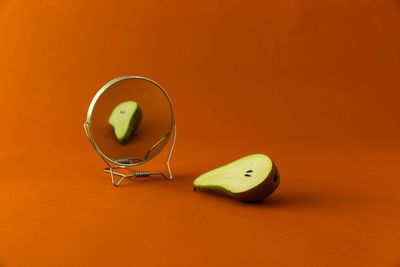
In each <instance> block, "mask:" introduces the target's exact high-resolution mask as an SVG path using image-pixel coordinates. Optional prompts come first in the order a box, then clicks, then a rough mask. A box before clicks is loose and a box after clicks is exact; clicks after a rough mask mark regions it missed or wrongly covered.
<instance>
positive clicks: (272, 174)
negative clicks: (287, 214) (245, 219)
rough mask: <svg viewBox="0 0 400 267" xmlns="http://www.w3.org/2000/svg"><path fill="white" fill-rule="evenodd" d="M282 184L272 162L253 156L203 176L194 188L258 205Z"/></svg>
mask: <svg viewBox="0 0 400 267" xmlns="http://www.w3.org/2000/svg"><path fill="white" fill-rule="evenodd" d="M279 181H280V177H279V172H278V169H277V168H276V166H275V164H274V163H273V162H272V160H271V159H270V158H269V157H268V156H266V155H264V154H253V155H248V156H245V157H243V158H240V159H238V160H235V161H233V162H231V163H228V164H226V165H224V166H221V167H219V168H216V169H214V170H211V171H208V172H206V173H204V174H202V175H200V176H199V177H197V178H196V179H195V180H194V182H193V185H194V190H202V191H209V192H215V193H222V194H226V195H229V196H231V197H233V198H235V199H238V200H241V201H248V202H257V201H261V200H263V199H264V198H266V197H267V196H269V195H270V194H272V192H274V191H275V189H276V188H277V187H278V185H279Z"/></svg>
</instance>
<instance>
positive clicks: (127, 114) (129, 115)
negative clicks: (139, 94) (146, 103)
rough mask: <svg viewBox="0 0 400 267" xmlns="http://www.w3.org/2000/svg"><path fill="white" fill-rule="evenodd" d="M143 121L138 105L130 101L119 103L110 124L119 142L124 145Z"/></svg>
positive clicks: (112, 113)
mask: <svg viewBox="0 0 400 267" xmlns="http://www.w3.org/2000/svg"><path fill="white" fill-rule="evenodd" d="M141 120H142V110H141V108H140V106H139V104H138V103H136V102H135V101H132V100H129V101H124V102H121V103H119V104H118V105H117V106H116V107H115V108H114V109H113V111H112V112H111V115H110V117H109V118H108V123H109V124H110V125H111V126H112V127H113V128H114V134H115V137H116V138H117V140H118V141H119V142H120V143H121V144H123V143H125V142H127V141H128V140H129V138H130V137H131V135H132V133H133V132H135V131H136V129H137V128H138V127H139V124H140V122H141Z"/></svg>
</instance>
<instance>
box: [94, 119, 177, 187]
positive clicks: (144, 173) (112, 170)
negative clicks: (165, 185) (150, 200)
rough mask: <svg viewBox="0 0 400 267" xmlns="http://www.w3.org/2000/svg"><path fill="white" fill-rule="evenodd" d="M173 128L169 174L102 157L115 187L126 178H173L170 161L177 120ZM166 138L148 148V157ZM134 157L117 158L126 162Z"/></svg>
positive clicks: (169, 153)
mask: <svg viewBox="0 0 400 267" xmlns="http://www.w3.org/2000/svg"><path fill="white" fill-rule="evenodd" d="M172 129H173V138H172V143H171V147H170V149H169V152H168V156H167V168H168V175H166V174H164V173H163V172H147V171H137V170H134V169H132V167H131V166H126V165H122V164H121V165H116V164H114V165H112V163H111V162H110V161H109V160H107V159H106V158H104V157H102V158H103V160H104V161H105V162H106V164H107V165H108V167H106V168H104V171H105V172H107V173H109V174H110V175H111V182H112V184H113V185H114V186H115V187H118V186H119V185H120V184H121V182H122V181H123V180H124V179H125V178H141V177H148V176H150V175H161V176H162V177H164V178H165V179H168V180H171V179H172V178H173V176H172V171H171V166H170V161H171V155H172V152H173V150H174V147H175V140H176V123H175V121H174V122H173V126H172ZM164 139H165V137H164V138H163V139H161V140H160V141H159V142H157V143H156V144H155V145H154V146H152V147H151V148H150V149H149V150H148V152H147V155H146V158H147V156H148V155H149V154H150V152H151V151H152V150H153V149H154V148H155V147H157V146H158V145H159V144H161V143H162V141H163V140H164ZM146 158H145V159H146ZM134 159H135V158H129V159H119V160H116V161H119V162H120V163H123V162H126V161H128V163H132V160H134ZM139 162H141V160H140V159H139ZM136 166H137V165H136ZM115 170H125V171H127V173H121V172H118V171H115ZM116 176H118V177H119V179H116Z"/></svg>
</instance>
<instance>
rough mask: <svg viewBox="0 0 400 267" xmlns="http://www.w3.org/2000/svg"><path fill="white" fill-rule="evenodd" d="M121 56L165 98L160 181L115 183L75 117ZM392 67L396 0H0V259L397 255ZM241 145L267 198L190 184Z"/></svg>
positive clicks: (395, 259) (327, 261) (398, 181)
mask: <svg viewBox="0 0 400 267" xmlns="http://www.w3.org/2000/svg"><path fill="white" fill-rule="evenodd" d="M127 74H132V75H142V76H148V77H150V78H152V79H154V80H156V81H158V82H159V83H161V84H162V85H163V86H164V87H165V88H166V90H167V91H168V92H169V94H170V96H171V98H172V102H173V104H174V109H175V113H176V120H177V127H178V132H177V134H178V138H177V144H176V150H175V152H174V154H173V157H172V167H173V172H174V174H175V176H176V177H175V179H174V180H172V181H167V180H163V179H161V178H157V177H155V178H149V179H144V180H133V181H132V180H129V181H126V182H125V183H123V185H122V186H121V187H119V188H114V187H113V186H112V185H111V183H110V178H109V176H108V175H106V174H105V173H103V171H102V168H103V167H104V163H103V162H102V160H101V159H100V157H98V156H97V155H96V153H95V151H94V150H93V149H92V147H91V145H90V143H89V142H88V140H87V138H86V136H85V134H84V130H83V123H84V121H85V118H86V112H87V108H88V106H89V103H90V101H91V99H92V97H93V96H94V94H95V93H96V92H97V90H98V89H99V88H100V87H101V86H102V85H103V84H105V83H106V82H108V81H109V80H111V79H112V78H114V77H116V76H119V75H127ZM399 74H400V2H399V1H398V0H382V1H372V0H371V1H367V0H365V1H356V0H354V1H349V0H346V1H344V0H343V1H341V0H340V1H338V0H327V1H318V0H307V1H306V0H301V1H295V0H284V1H261V0H260V1H258V0H256V1H244V0H234V1H233V0H230V1H229V0H221V1H212V0H203V1H183V0H172V1H163V0H159V1H155V0H149V1H123V0H115V1H77V0H70V1H59V0H37V1H18V0H0V78H1V83H0V84H1V86H0V112H1V118H2V129H1V133H0V137H1V138H0V160H1V164H2V170H1V174H0V266H6V267H8V266H399V264H400V243H399V240H400V230H399V229H400V228H399V225H400V208H399V205H400V194H399V188H400V171H399V163H400V149H399V148H400V139H399V134H400V108H399V100H400V75H399ZM255 152H261V153H266V154H268V155H269V156H270V157H271V158H272V159H273V160H274V161H275V162H276V163H277V166H278V168H279V170H280V173H281V184H280V186H279V188H278V190H277V191H276V192H275V193H274V194H273V195H272V196H271V197H270V198H268V199H267V200H265V201H264V202H262V203H259V204H256V205H251V204H245V203H240V202H237V201H234V200H232V199H229V198H224V197H221V196H215V195H211V194H206V193H198V192H193V191H192V181H193V180H194V178H196V177H197V176H198V175H199V174H201V173H202V172H204V171H207V170H209V169H212V168H214V167H217V166H219V165H221V164H224V163H227V162H229V161H231V160H234V159H237V158H239V157H241V156H244V155H247V154H249V153H255ZM165 156H166V155H165V153H163V154H162V155H160V156H159V157H157V159H156V160H155V161H153V162H150V163H148V164H147V165H145V166H143V168H141V170H158V169H164V170H165V165H164V162H165Z"/></svg>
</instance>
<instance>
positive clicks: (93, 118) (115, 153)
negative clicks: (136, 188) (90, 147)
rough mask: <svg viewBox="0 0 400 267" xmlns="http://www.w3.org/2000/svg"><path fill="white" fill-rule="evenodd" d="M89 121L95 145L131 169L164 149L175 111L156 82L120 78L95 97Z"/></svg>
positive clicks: (103, 152) (113, 159)
mask: <svg viewBox="0 0 400 267" xmlns="http://www.w3.org/2000/svg"><path fill="white" fill-rule="evenodd" d="M87 122H89V124H90V131H91V139H92V143H93V144H94V146H95V147H97V149H98V150H99V152H100V153H102V154H103V155H102V156H103V157H106V158H107V159H108V160H110V161H112V162H114V163H116V164H122V165H130V166H131V165H138V164H141V163H143V162H146V161H148V160H150V159H152V158H154V157H155V156H156V155H157V154H158V153H159V152H160V151H161V150H162V148H163V147H164V146H165V144H166V143H167V142H168V139H169V137H170V135H171V132H172V130H173V129H172V127H173V111H172V105H171V102H170V99H169V97H168V95H167V93H166V92H165V91H164V89H163V88H162V87H161V86H160V85H159V84H157V83H156V82H154V81H152V80H150V79H148V78H144V77H138V76H128V77H119V78H116V79H114V80H112V81H110V82H109V83H107V84H106V85H105V86H104V87H103V88H101V89H100V91H99V92H98V93H97V94H96V96H95V98H94V99H93V101H92V103H91V105H90V108H89V112H88V118H87Z"/></svg>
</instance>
